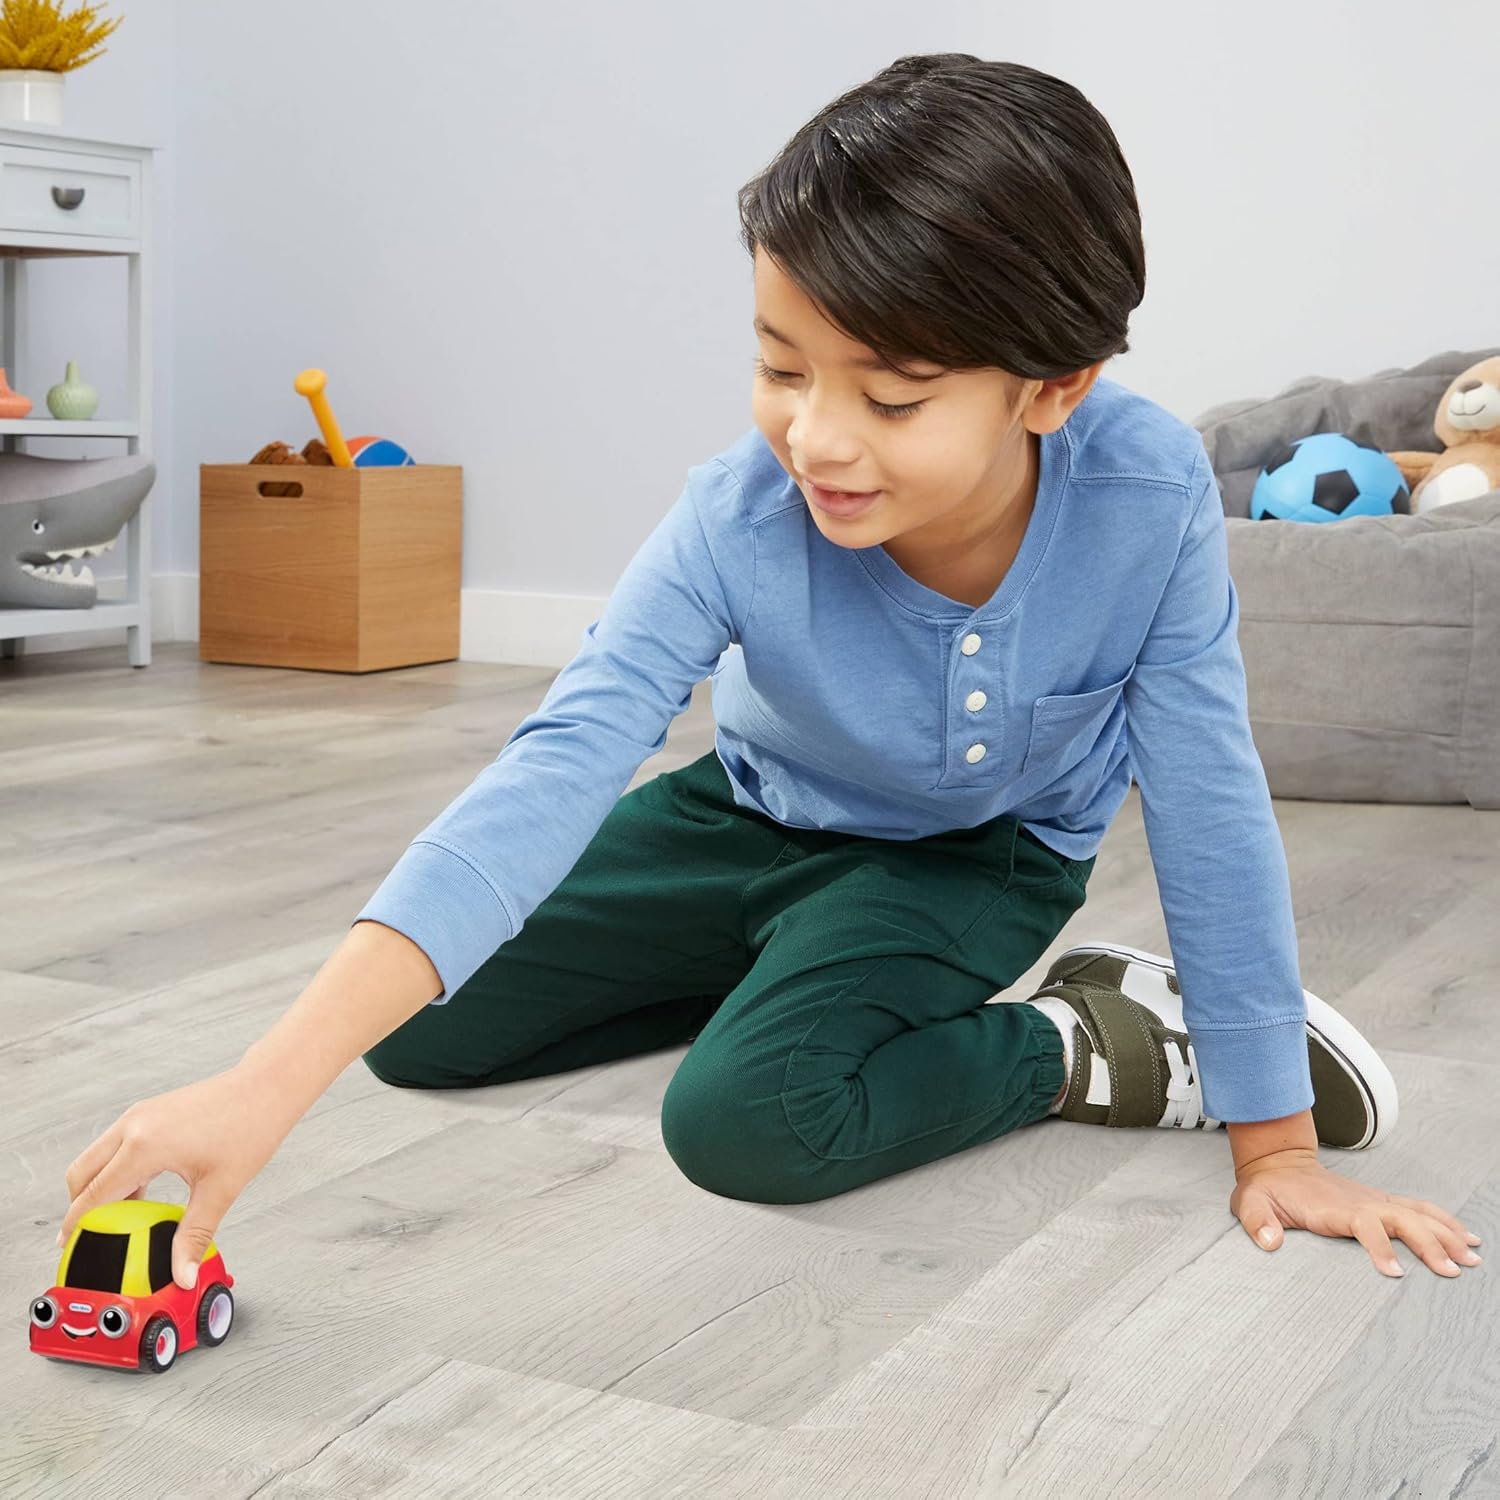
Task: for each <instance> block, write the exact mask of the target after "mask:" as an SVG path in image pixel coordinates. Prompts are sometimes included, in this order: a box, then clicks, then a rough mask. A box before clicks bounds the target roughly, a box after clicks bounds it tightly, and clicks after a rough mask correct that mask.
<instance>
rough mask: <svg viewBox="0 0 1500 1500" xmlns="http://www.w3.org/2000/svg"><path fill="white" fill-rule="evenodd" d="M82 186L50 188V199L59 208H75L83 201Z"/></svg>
mask: <svg viewBox="0 0 1500 1500" xmlns="http://www.w3.org/2000/svg"><path fill="white" fill-rule="evenodd" d="M83 192H84V190H83V189H82V188H65V187H55V188H53V189H52V201H53V202H54V203H55V204H56V205H57V206H58V207H59V208H77V207H78V205H79V204H80V203H82V202H83Z"/></svg>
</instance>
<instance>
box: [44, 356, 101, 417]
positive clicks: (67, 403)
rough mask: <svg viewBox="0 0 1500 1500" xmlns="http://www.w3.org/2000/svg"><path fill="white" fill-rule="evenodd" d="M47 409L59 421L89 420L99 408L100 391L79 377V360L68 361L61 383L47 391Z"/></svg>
mask: <svg viewBox="0 0 1500 1500" xmlns="http://www.w3.org/2000/svg"><path fill="white" fill-rule="evenodd" d="M47 410H48V411H50V412H51V413H52V415H53V416H54V417H56V418H57V420H58V421H59V422H87V421H88V419H89V418H90V417H91V416H93V415H94V413H95V412H96V411H98V410H99V392H98V391H96V390H95V389H94V388H93V386H91V385H85V384H84V383H83V382H82V381H81V380H80V379H79V378H78V361H77V360H76V359H70V360H69V361H68V369H67V373H66V374H65V375H64V376H63V382H62V384H61V385H55V386H53V387H52V389H51V390H50V391H48V392H47Z"/></svg>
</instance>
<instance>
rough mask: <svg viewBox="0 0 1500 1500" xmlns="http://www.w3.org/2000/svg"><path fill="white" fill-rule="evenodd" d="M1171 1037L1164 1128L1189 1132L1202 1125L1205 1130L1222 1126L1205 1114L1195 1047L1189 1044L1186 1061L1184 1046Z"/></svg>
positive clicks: (1168, 1050)
mask: <svg viewBox="0 0 1500 1500" xmlns="http://www.w3.org/2000/svg"><path fill="white" fill-rule="evenodd" d="M1174 1042H1176V1038H1175V1037H1169V1038H1168V1039H1167V1045H1166V1049H1165V1050H1166V1056H1167V1072H1168V1073H1169V1074H1170V1077H1169V1078H1168V1079H1167V1107H1166V1109H1165V1111H1164V1112H1163V1113H1162V1117H1161V1123H1162V1124H1163V1125H1180V1126H1182V1127H1183V1128H1184V1129H1186V1130H1196V1129H1197V1128H1198V1127H1199V1126H1200V1125H1201V1126H1202V1127H1203V1128H1204V1129H1205V1130H1211V1129H1214V1128H1215V1127H1217V1126H1218V1124H1219V1122H1218V1121H1217V1120H1215V1119H1213V1118H1212V1117H1211V1116H1209V1115H1205V1114H1204V1113H1203V1091H1202V1090H1201V1089H1200V1088H1199V1087H1198V1055H1197V1053H1195V1052H1194V1051H1193V1044H1192V1043H1191V1042H1189V1043H1188V1044H1187V1057H1186V1059H1184V1058H1183V1055H1182V1044H1181V1043H1180V1042H1177V1043H1176V1045H1175V1046H1174V1045H1173V1043H1174Z"/></svg>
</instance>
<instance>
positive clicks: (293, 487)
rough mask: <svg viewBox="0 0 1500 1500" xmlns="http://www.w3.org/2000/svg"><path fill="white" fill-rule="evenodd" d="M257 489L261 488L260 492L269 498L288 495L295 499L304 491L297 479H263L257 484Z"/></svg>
mask: <svg viewBox="0 0 1500 1500" xmlns="http://www.w3.org/2000/svg"><path fill="white" fill-rule="evenodd" d="M256 489H257V490H259V491H260V493H261V494H262V495H264V496H265V497H266V498H267V499H272V498H275V497H278V496H281V495H286V496H289V497H290V498H291V499H293V500H295V499H297V498H298V496H300V495H301V493H302V486H301V485H300V484H298V483H297V481H296V480H295V479H293V480H285V479H281V480H276V479H263V480H262V481H261V482H260V483H259V484H258V485H256Z"/></svg>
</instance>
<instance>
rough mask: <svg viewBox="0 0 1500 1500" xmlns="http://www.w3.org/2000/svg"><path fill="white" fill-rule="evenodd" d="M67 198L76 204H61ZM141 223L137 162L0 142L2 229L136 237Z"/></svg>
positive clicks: (0, 226) (114, 237) (104, 236)
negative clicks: (72, 205)
mask: <svg viewBox="0 0 1500 1500" xmlns="http://www.w3.org/2000/svg"><path fill="white" fill-rule="evenodd" d="M54 189H55V190H56V191H55V192H54ZM69 202H73V203H74V207H72V208H66V207H64V206H63V205H64V204H66V203H69ZM140 225H141V169H140V164H139V163H138V162H135V161H128V160H125V159H123V158H116V157H109V156H86V155H84V154H82V153H81V152H80V153H77V154H75V153H73V152H70V151H38V150H34V149H32V148H30V147H27V146H0V232H3V231H4V230H7V229H12V230H26V231H28V232H31V233H35V232H37V231H38V230H40V231H41V232H42V233H44V234H45V233H52V234H83V235H99V236H100V237H101V238H109V239H134V238H136V236H137V235H138V234H139V233H140Z"/></svg>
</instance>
